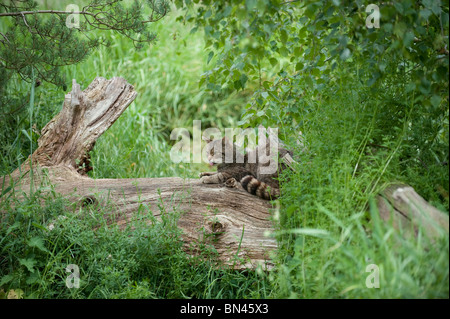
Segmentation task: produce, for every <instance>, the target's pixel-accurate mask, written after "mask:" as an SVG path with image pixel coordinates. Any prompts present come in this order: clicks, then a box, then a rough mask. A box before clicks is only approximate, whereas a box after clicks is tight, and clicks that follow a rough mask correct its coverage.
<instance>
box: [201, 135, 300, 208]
mask: <svg viewBox="0 0 450 319" xmlns="http://www.w3.org/2000/svg"><path fill="white" fill-rule="evenodd" d="M203 139H204V140H205V141H206V142H208V143H209V145H208V146H209V147H206V148H205V149H206V152H207V154H206V155H207V157H208V161H209V164H210V165H211V166H214V165H217V172H205V173H201V174H200V177H201V180H202V182H203V183H204V184H220V183H225V185H226V186H228V187H239V186H241V187H242V188H244V189H245V190H246V191H247V192H249V193H251V194H253V195H256V196H258V197H261V198H263V199H268V200H270V199H276V198H278V197H279V196H280V186H279V182H278V173H279V172H280V171H281V170H284V169H285V168H286V166H285V165H284V164H282V163H278V167H277V169H275V170H274V172H273V173H271V174H267V173H262V172H264V169H263V168H264V167H266V168H267V167H268V165H269V163H268V162H267V163H262V161H260V158H259V156H258V155H262V154H258V148H256V149H255V150H252V151H250V152H248V153H246V154H242V153H240V152H239V150H238V148H237V146H236V145H235V144H233V143H232V142H231V141H230V140H229V139H228V138H227V137H224V138H222V139H217V140H213V141H211V140H209V139H207V138H203ZM266 146H267V145H266ZM265 150H266V151H267V149H265ZM260 152H261V151H260ZM278 153H279V156H280V158H281V157H283V156H285V155H286V154H288V153H289V155H291V156H292V152H291V151H288V150H286V149H284V148H278ZM226 154H232V161H231V162H230V163H227V162H226V158H225V156H226ZM265 155H267V153H266V154H265ZM239 158H240V159H241V160H240V161H238V160H237V159H239ZM249 159H252V160H249Z"/></svg>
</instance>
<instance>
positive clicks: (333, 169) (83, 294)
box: [0, 0, 449, 298]
mask: <svg viewBox="0 0 450 319" xmlns="http://www.w3.org/2000/svg"><path fill="white" fill-rule="evenodd" d="M100 2H101V1H100ZM38 3H39V5H40V7H42V8H52V9H63V8H64V7H65V5H66V4H68V3H70V2H69V1H40V2H38ZM125 4H130V3H127V2H125ZM369 4H371V2H370V1H353V2H351V3H348V2H346V1H339V0H334V1H325V0H324V1H307V0H306V1H269V0H262V1H249V0H247V1H208V0H205V1H201V2H200V1H188V0H184V1H181V0H176V1H174V2H173V3H172V4H171V11H170V12H168V13H167V15H166V16H165V17H164V18H163V19H162V20H161V21H159V22H155V23H152V25H151V27H152V30H151V31H152V33H151V34H155V35H157V42H156V43H153V44H151V45H149V46H144V48H142V49H139V47H138V48H136V46H135V45H134V43H133V42H132V41H131V40H130V39H128V38H127V37H124V36H123V35H121V34H118V33H113V32H100V31H98V30H94V31H91V33H90V34H92V35H93V36H96V37H102V38H103V39H104V40H107V41H106V42H109V43H110V46H109V47H104V46H96V50H95V51H92V52H91V54H90V55H88V56H86V57H84V58H83V59H82V60H83V61H82V62H80V63H77V64H73V65H71V66H68V67H65V68H63V69H60V70H59V71H58V72H59V73H58V74H59V76H60V78H61V79H66V81H67V79H71V78H75V79H77V82H78V83H81V86H82V88H84V87H86V86H87V85H88V84H89V83H90V82H91V81H92V80H93V79H94V78H95V76H97V75H100V76H103V77H106V78H110V77H112V76H121V77H124V78H125V79H126V80H127V81H129V82H130V83H132V84H133V85H134V86H135V88H136V90H137V91H138V97H137V98H136V100H135V102H134V103H133V104H132V105H131V106H130V107H129V108H128V110H127V111H126V112H125V113H124V114H123V115H122V116H121V118H119V120H118V121H117V122H116V123H115V124H114V125H113V126H112V127H111V129H110V130H109V131H108V132H106V133H105V134H104V136H102V137H101V138H100V140H99V141H98V143H97V145H96V146H95V149H94V151H93V154H92V160H93V167H94V170H93V172H91V173H92V174H91V175H92V177H95V178H105V177H108V178H124V177H162V176H183V177H196V176H197V173H198V172H199V171H200V170H204V169H206V168H205V166H203V165H199V164H183V163H180V164H174V163H172V162H171V161H170V158H169V150H170V148H171V145H173V143H174V142H173V141H170V139H169V135H170V132H171V130H172V129H173V128H176V127H185V128H188V129H191V127H192V120H198V119H200V120H202V128H207V127H211V126H216V127H219V128H225V127H234V126H240V127H256V126H257V125H259V124H263V125H265V126H271V127H278V128H279V132H280V137H281V138H282V139H283V140H284V141H285V142H286V143H287V144H288V145H289V146H290V147H292V148H293V149H294V150H295V151H296V160H297V161H298V162H299V164H298V165H297V168H296V172H289V180H287V181H285V182H284V183H283V187H282V190H283V192H282V193H283V196H282V198H281V199H280V205H279V209H277V210H275V211H274V220H273V222H274V228H275V231H274V234H273V235H274V236H276V237H277V239H278V240H279V250H278V252H277V254H276V255H275V256H273V258H274V260H275V263H276V267H275V269H274V270H272V271H270V272H268V273H264V272H260V271H257V272H253V273H245V274H243V273H240V272H234V271H230V270H217V269H213V268H211V267H210V265H209V263H208V261H207V260H208V258H207V257H208V256H210V254H211V251H209V250H208V249H207V247H205V257H206V258H205V261H198V262H197V263H192V262H190V261H189V259H188V258H187V256H186V254H185V253H184V252H183V251H182V250H181V247H180V246H179V242H178V241H177V238H178V237H177V236H178V233H177V231H176V227H174V222H175V220H176V214H175V215H173V216H171V217H170V219H169V220H167V221H165V222H162V223H155V224H154V227H153V228H150V229H149V228H144V227H143V226H142V225H143V224H140V223H139V220H138V221H137V222H136V229H135V230H134V231H131V230H130V233H129V234H131V235H130V236H126V235H124V233H123V232H120V231H119V230H118V229H116V228H115V227H112V226H107V225H106V224H105V223H104V221H102V219H101V215H102V214H101V212H100V213H94V212H93V211H92V212H89V214H88V215H89V216H90V217H89V218H87V219H86V220H83V222H81V221H80V220H79V219H77V217H76V216H77V215H74V214H73V212H65V211H62V207H63V205H62V201H63V199H60V198H58V196H57V194H53V196H50V197H49V196H43V195H41V194H40V193H39V192H37V193H36V194H35V195H34V196H32V197H30V198H29V199H28V200H26V201H24V202H21V203H15V205H12V204H13V203H14V199H13V197H12V196H9V197H8V200H7V201H4V202H2V204H1V205H2V206H0V207H1V210H3V211H6V212H7V213H8V218H7V219H6V221H5V222H2V224H1V226H0V287H2V288H3V289H4V291H8V289H14V290H15V291H21V292H22V293H23V295H24V296H25V297H42V298H45V297H60V298H63V297H77V298H78V297H79V298H90V297H100V298H124V297H135V298H137V297H143V298H148V297H150V298H164V297H166V298H172V297H177V298H186V297H197V298H205V297H208V298H223V297H225V298H244V297H245V298H252V297H253V298H254V297H256V298H271V297H277V298H286V297H293V298H334V297H337V298H355V297H356V298H361V297H363V298H405V297H408V298H430V297H444V298H448V296H449V292H448V287H449V266H448V260H449V240H448V234H447V235H446V236H444V237H443V238H442V239H441V240H439V241H436V242H430V241H429V240H428V239H427V238H426V237H424V236H418V238H409V239H405V238H403V236H402V235H401V234H399V233H398V232H397V231H395V230H394V229H393V227H392V226H391V225H389V224H383V223H381V222H380V221H379V220H378V219H377V211H376V207H375V205H374V202H373V198H374V195H376V194H377V192H379V191H380V190H381V189H382V188H383V187H385V186H386V185H388V184H389V183H392V182H397V181H400V182H404V183H407V184H409V185H411V186H413V187H414V188H415V189H416V191H417V192H418V193H419V194H420V195H421V196H423V197H424V198H425V199H426V200H428V201H429V202H430V203H431V204H433V205H435V206H436V207H438V208H440V209H441V210H442V211H445V212H447V213H448V210H449V195H448V192H449V173H448V160H449V107H448V106H449V104H448V77H449V55H448V42H449V40H448V31H449V18H448V2H441V1H431V0H426V1H409V0H406V1H392V2H389V3H375V4H377V5H378V6H379V9H380V13H381V19H380V27H379V28H368V27H367V26H366V19H367V17H368V16H369V14H370V12H369V13H367V12H366V10H365V9H366V7H367V6H368V5H369ZM8 19H10V18H5V17H0V21H1V23H2V24H0V31H1V32H3V33H5V34H6V35H7V33H6V31H7V29H8V28H9V27H11V25H12V23H13V22H12V20H11V19H10V20H8ZM15 21H18V22H17V23H19V22H20V19H19V20H15ZM0 46H1V44H0ZM0 52H2V51H0ZM3 63H4V62H3ZM2 66H3V67H4V64H3V65H2ZM0 72H6V71H4V69H3V68H0ZM24 80H27V79H26V78H25V79H22V78H21V77H19V76H18V75H17V74H16V75H11V76H10V77H8V81H3V82H1V83H0V85H1V86H0V92H1V103H2V104H1V108H0V117H1V123H2V124H1V129H0V164H1V165H0V169H1V174H0V175H3V174H7V173H9V172H11V171H12V170H13V169H15V168H16V167H17V166H19V165H20V164H21V163H22V162H23V161H24V160H25V159H26V158H27V156H28V155H29V153H30V151H31V150H32V149H35V148H36V146H37V143H36V142H37V138H38V136H39V135H38V130H39V129H41V128H42V127H43V126H44V125H45V124H46V123H47V122H48V121H49V120H50V119H51V118H52V117H53V116H54V115H55V114H57V112H58V111H59V109H60V107H61V104H62V101H63V97H64V90H63V89H64V84H63V83H62V82H61V84H60V86H59V87H58V86H55V85H54V84H51V83H49V82H46V81H44V80H43V81H42V84H41V85H40V86H39V87H36V88H34V91H31V90H30V86H31V83H27V82H26V81H24ZM31 82H32V83H34V82H33V81H32V80H31ZM30 97H32V103H30ZM299 132H302V135H301V136H302V138H301V141H302V143H303V145H304V146H302V147H300V146H299V145H298V143H297V140H298V139H299ZM1 194H2V196H5V197H6V196H7V193H6V192H5V193H4V192H3V187H2V193H1ZM43 197H44V199H43ZM40 200H44V201H45V203H47V204H45V205H41V204H40V202H39V201H40ZM142 212H147V213H148V208H145V207H143V208H142ZM60 215H64V216H66V219H63V220H62V221H61V222H60V226H59V227H56V228H55V229H54V230H52V231H51V232H49V231H48V230H46V228H45V227H44V226H45V225H47V224H48V223H49V222H50V221H53V220H55V219H58V218H59V217H57V216H60ZM143 216H146V215H143ZM147 216H148V215H147ZM145 218H149V217H142V219H145ZM93 225H97V226H98V225H100V227H99V228H97V230H96V231H93V230H92V226H93ZM161 233H163V234H166V235H165V236H162V237H161V236H155V234H161ZM424 247H427V249H424ZM69 263H73V264H77V265H79V266H80V269H82V274H81V278H85V279H84V280H82V284H81V285H82V286H81V288H80V289H77V290H74V289H72V290H70V289H67V288H66V287H65V285H64V280H65V278H66V277H67V273H66V272H65V271H64V267H65V266H66V265H67V264H69ZM369 264H376V265H378V266H379V268H380V288H379V289H369V288H367V287H366V285H365V280H366V277H367V275H368V273H366V267H367V266H368V265H369ZM155 265H157V267H155Z"/></svg>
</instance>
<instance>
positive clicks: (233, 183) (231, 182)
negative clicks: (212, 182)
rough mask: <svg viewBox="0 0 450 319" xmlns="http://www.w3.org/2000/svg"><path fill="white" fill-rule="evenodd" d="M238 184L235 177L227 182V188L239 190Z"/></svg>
mask: <svg viewBox="0 0 450 319" xmlns="http://www.w3.org/2000/svg"><path fill="white" fill-rule="evenodd" d="M238 184H239V182H238V181H237V180H236V179H235V178H234V177H232V178H229V179H227V180H226V182H225V186H226V187H230V188H237V187H238Z"/></svg>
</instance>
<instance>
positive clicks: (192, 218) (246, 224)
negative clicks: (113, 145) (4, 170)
mask: <svg viewBox="0 0 450 319" xmlns="http://www.w3.org/2000/svg"><path fill="white" fill-rule="evenodd" d="M136 94H137V93H136V91H135V90H134V88H133V86H132V85H130V84H128V83H127V82H126V81H125V80H124V79H122V78H119V77H115V78H112V79H111V80H106V79H105V78H101V77H97V78H96V79H95V80H94V81H93V82H92V83H91V84H90V85H89V86H88V87H87V88H86V89H85V90H84V91H81V88H80V86H79V84H77V83H76V82H75V80H73V83H72V91H71V92H70V93H68V94H67V95H66V97H65V100H64V105H63V108H62V110H61V112H60V113H59V114H58V115H57V116H55V117H54V118H53V119H52V120H51V121H50V122H49V123H48V124H47V125H46V126H45V127H44V128H43V129H42V132H41V136H40V138H39V140H38V148H37V149H36V150H35V152H34V153H33V154H32V155H31V156H30V157H29V158H28V159H27V160H26V161H25V162H24V163H23V164H22V165H21V167H19V168H17V169H16V170H15V171H14V172H12V173H11V174H10V175H8V176H4V177H3V178H2V182H3V185H5V186H4V188H6V187H8V186H9V187H12V188H13V189H14V191H15V193H20V192H17V190H20V191H23V192H25V193H29V192H30V191H32V189H37V188H38V187H40V186H41V185H43V184H45V183H50V184H52V185H53V187H54V188H53V189H54V190H55V191H56V192H57V193H60V194H62V195H64V196H67V197H68V198H69V199H70V200H71V201H72V202H75V203H84V205H89V204H92V203H96V204H100V205H108V206H106V207H108V208H110V207H114V209H113V208H111V212H110V213H107V214H106V215H105V216H104V217H105V218H107V220H108V222H113V223H118V224H119V225H121V226H125V225H126V224H127V223H128V222H130V221H131V220H132V219H133V214H134V213H135V212H136V211H137V210H138V209H139V207H140V205H146V206H148V207H149V208H150V209H151V210H152V212H153V215H154V216H155V217H157V218H158V216H159V215H160V213H159V208H158V207H159V206H158V205H161V204H162V205H164V207H165V210H166V212H171V211H174V210H176V211H177V212H180V213H181V214H180V217H179V219H178V227H179V228H180V229H181V230H182V233H183V235H182V238H183V241H184V242H185V243H186V245H189V244H194V246H195V243H196V242H197V241H202V240H204V238H205V236H206V237H208V236H209V237H210V238H211V237H213V238H214V240H211V241H210V242H209V244H211V245H213V246H214V248H215V250H216V251H217V252H218V253H219V254H218V262H222V263H224V264H225V265H230V266H232V267H234V268H237V269H243V268H256V267H257V265H263V267H270V266H271V262H270V260H269V252H270V251H272V250H274V249H275V248H276V247H277V244H276V240H275V239H274V238H271V237H267V236H266V235H265V234H266V232H267V231H271V230H272V222H271V220H270V216H271V212H270V210H271V208H272V205H271V204H270V202H268V201H264V200H262V199H260V198H258V197H256V196H253V195H251V194H249V193H247V192H245V191H241V190H237V189H228V188H225V187H221V186H220V185H214V184H210V185H206V184H202V183H201V182H200V180H199V179H182V178H177V177H174V178H137V179H92V178H89V177H88V176H87V175H86V173H87V172H88V171H89V170H90V169H91V167H90V162H89V152H90V151H91V150H92V149H93V147H94V145H95V142H96V140H97V139H98V138H99V137H100V136H101V135H102V134H103V133H104V132H105V131H106V130H107V129H108V128H109V127H110V126H111V125H112V124H113V123H114V122H115V121H116V120H117V118H118V117H119V116H120V115H121V114H122V113H123V112H124V111H125V109H126V108H127V107H128V105H130V103H131V102H132V101H133V100H134V99H135V97H136ZM167 156H169V154H167ZM30 163H32V165H31V166H30ZM30 186H31V187H30ZM30 188H31V190H30ZM111 204H112V205H111ZM108 215H110V216H108ZM112 216H114V218H112ZM110 217H111V218H110ZM150 220H151V219H150V218H149V222H150ZM236 256H237V257H238V259H236Z"/></svg>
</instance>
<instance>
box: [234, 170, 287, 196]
mask: <svg viewBox="0 0 450 319" xmlns="http://www.w3.org/2000/svg"><path fill="white" fill-rule="evenodd" d="M241 185H242V187H243V188H244V189H245V190H246V191H247V192H249V193H250V194H253V195H256V196H258V197H261V198H262V199H267V200H272V199H277V198H278V197H280V190H279V189H278V188H273V187H270V186H269V185H267V184H266V183H264V182H260V181H258V180H257V179H256V178H255V177H253V176H252V175H247V176H244V177H243V178H242V179H241Z"/></svg>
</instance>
